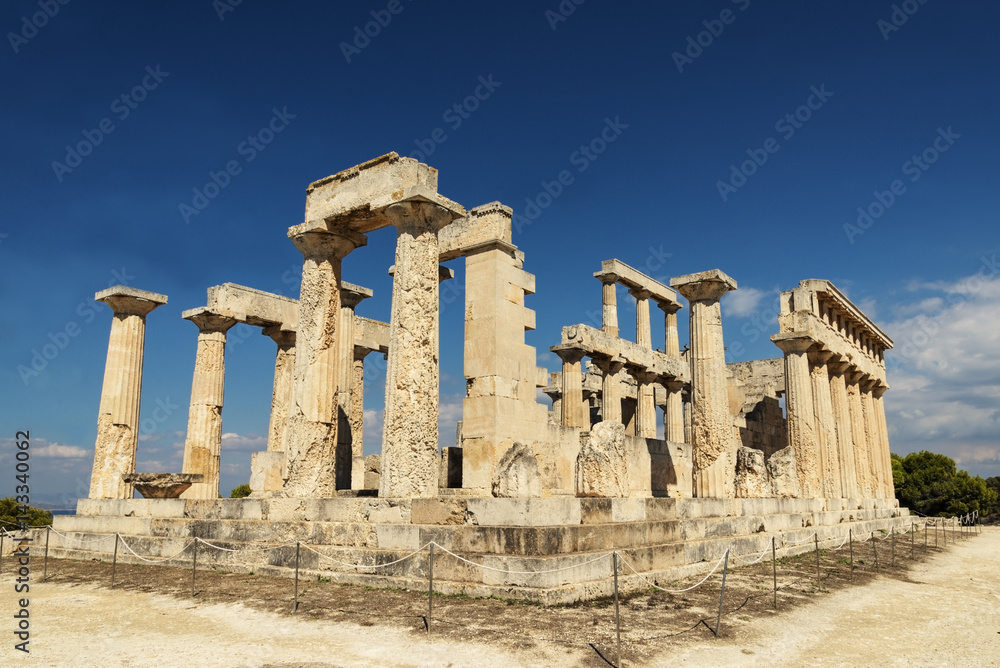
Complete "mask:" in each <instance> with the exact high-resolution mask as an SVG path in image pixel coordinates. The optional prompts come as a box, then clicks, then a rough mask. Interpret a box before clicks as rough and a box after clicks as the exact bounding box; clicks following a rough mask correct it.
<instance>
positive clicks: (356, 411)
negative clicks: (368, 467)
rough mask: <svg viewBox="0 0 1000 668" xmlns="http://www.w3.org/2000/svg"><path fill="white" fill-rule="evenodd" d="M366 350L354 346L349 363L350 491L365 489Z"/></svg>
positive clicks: (367, 351) (368, 351) (368, 350)
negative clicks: (351, 359)
mask: <svg viewBox="0 0 1000 668" xmlns="http://www.w3.org/2000/svg"><path fill="white" fill-rule="evenodd" d="M370 352H371V350H370V349H368V348H362V347H361V346H354V360H353V361H352V362H351V411H350V413H348V416H347V418H348V422H349V424H350V428H351V435H352V441H351V489H364V488H365V440H364V434H365V357H366V356H367V355H368V353H370Z"/></svg>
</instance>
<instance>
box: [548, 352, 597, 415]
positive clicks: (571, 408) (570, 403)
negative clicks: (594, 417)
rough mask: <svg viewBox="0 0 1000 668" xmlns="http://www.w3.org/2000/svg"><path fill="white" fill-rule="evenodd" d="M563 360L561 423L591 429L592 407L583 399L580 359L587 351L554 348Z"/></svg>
mask: <svg viewBox="0 0 1000 668" xmlns="http://www.w3.org/2000/svg"><path fill="white" fill-rule="evenodd" d="M553 352H555V354H556V355H558V356H559V359H561V360H562V398H561V400H560V409H561V416H560V419H561V424H562V426H564V427H577V428H579V429H584V430H586V429H590V409H589V406H588V405H587V404H585V403H584V401H583V371H582V369H581V365H580V361H581V360H582V359H583V358H584V356H585V353H584V352H583V351H582V350H579V349H573V348H560V349H558V350H553Z"/></svg>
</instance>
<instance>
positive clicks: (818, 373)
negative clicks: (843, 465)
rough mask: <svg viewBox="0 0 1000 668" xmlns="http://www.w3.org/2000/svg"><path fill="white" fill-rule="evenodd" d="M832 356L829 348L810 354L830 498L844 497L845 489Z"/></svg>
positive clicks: (826, 493)
mask: <svg viewBox="0 0 1000 668" xmlns="http://www.w3.org/2000/svg"><path fill="white" fill-rule="evenodd" d="M831 357H833V353H830V352H827V351H817V352H812V353H809V363H810V373H811V379H812V395H813V418H814V423H813V424H814V425H815V427H816V443H817V448H818V451H819V470H820V475H821V483H822V484H821V490H822V495H823V496H824V497H825V498H827V499H840V498H843V496H844V492H843V487H842V484H841V481H840V458H839V456H838V454H837V421H836V419H835V418H834V415H833V397H832V396H831V395H830V373H829V370H828V368H827V362H829V360H830V358H831Z"/></svg>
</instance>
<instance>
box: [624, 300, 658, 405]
mask: <svg viewBox="0 0 1000 668" xmlns="http://www.w3.org/2000/svg"><path fill="white" fill-rule="evenodd" d="M628 292H629V294H630V295H632V296H633V297H635V342H636V343H637V344H639V345H640V346H642V347H643V348H649V349H650V350H652V349H653V333H652V330H651V328H650V326H649V294H650V293H649V291H648V290H636V289H632V290H629V291H628ZM654 422H655V420H654Z"/></svg>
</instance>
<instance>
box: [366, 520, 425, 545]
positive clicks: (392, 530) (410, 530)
mask: <svg viewBox="0 0 1000 668" xmlns="http://www.w3.org/2000/svg"><path fill="white" fill-rule="evenodd" d="M375 532H376V535H377V536H378V547H379V549H380V550H418V549H420V547H421V545H420V529H419V527H415V526H412V525H409V524H380V525H377V526H376V527H375Z"/></svg>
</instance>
